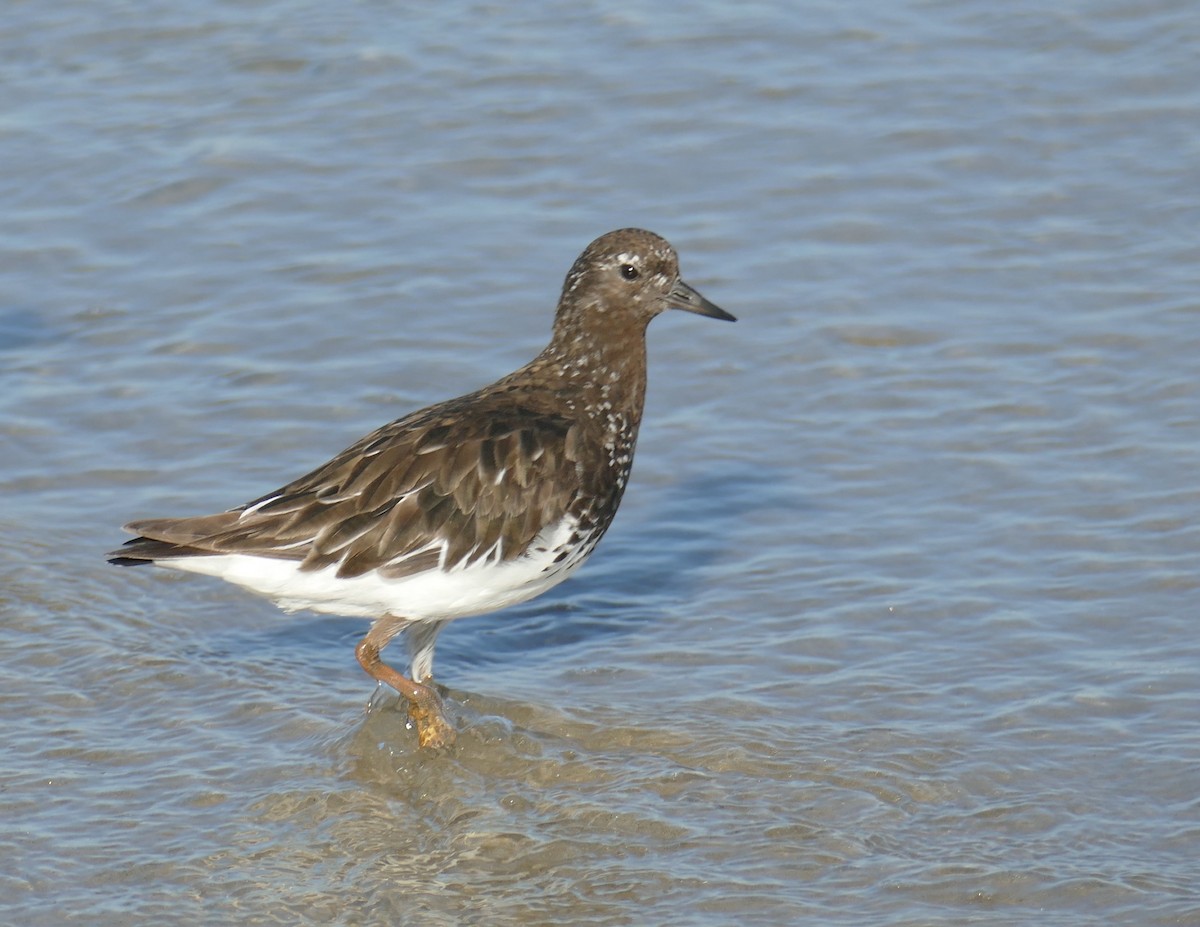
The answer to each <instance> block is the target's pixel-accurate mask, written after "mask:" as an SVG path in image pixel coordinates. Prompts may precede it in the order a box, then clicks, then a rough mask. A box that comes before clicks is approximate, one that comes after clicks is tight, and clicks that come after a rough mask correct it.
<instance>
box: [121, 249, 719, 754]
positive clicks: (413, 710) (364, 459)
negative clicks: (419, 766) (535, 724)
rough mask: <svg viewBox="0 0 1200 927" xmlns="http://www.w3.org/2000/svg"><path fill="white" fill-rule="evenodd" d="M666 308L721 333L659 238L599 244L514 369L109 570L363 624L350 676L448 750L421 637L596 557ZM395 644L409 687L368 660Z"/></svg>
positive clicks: (137, 541)
mask: <svg viewBox="0 0 1200 927" xmlns="http://www.w3.org/2000/svg"><path fill="white" fill-rule="evenodd" d="M665 309H683V310H686V311H688V312H694V313H697V314H698V315H705V316H709V317H710V318H714V319H725V320H727V321H733V320H734V317H733V316H732V315H730V314H729V313H728V312H725V311H724V310H723V309H721V308H719V307H718V306H715V305H714V304H713V303H710V302H709V301H708V300H707V299H705V298H704V297H703V296H701V295H700V294H699V293H697V292H696V291H695V290H694V289H692V288H691V287H690V286H688V285H687V284H686V283H684V282H683V280H681V279H680V277H679V262H678V259H677V257H676V255H675V251H674V249H673V248H672V247H671V246H670V245H669V244H668V243H667V242H666V241H665V240H664V239H662V238H660V237H659V236H658V235H655V234H653V233H652V232H646V231H642V230H641V229H621V230H619V231H615V232H609V233H608V234H607V235H603V236H601V237H600V238H597V239H596V240H595V241H594V242H592V243H591V244H590V245H588V247H587V249H586V250H585V251H584V252H583V254H581V255H580V256H579V258H578V260H576V261H575V264H574V265H573V266H572V267H571V271H570V273H568V274H567V279H566V282H565V283H564V285H563V291H562V297H561V299H560V300H559V304H558V312H557V314H556V315H555V318H554V333H553V335H552V337H551V339H550V344H549V345H547V346H546V349H545V350H544V351H542V353H541V354H539V355H538V356H537V357H535V358H534V359H533V360H532V361H530V362H529V363H528V364H526V365H525V366H524V367H522V368H521V369H520V370H517V371H516V372H514V373H510V374H509V375H508V376H506V377H504V378H503V379H501V380H498V381H497V382H495V383H493V384H492V385H491V386H487V387H484V388H483V389H481V390H478V391H477V392H474V393H470V394H468V395H466V396H462V397H460V398H458V399H450V400H448V401H446V402H440V403H438V404H436V405H433V406H430V407H429V408H427V409H422V410H420V411H419V412H413V413H412V414H411V415H406V416H405V417H404V418H401V419H398V420H397V421H394V422H392V423H391V424H389V425H384V426H383V427H382V428H380V429H378V430H376V431H374V432H372V433H371V434H369V435H367V436H366V437H365V438H363V439H362V440H360V441H358V442H357V443H355V444H353V445H351V446H350V447H348V448H347V449H346V450H344V451H342V453H340V454H338V455H337V456H336V457H334V458H333V459H332V460H331V461H329V462H328V463H326V464H323V465H322V466H320V467H318V468H317V469H316V470H313V471H312V472H311V473H309V474H308V475H306V476H302V477H300V478H299V479H297V480H294V481H292V482H291V483H288V484H287V485H286V486H284V487H283V488H281V489H277V490H275V491H274V492H270V493H267V494H266V495H265V496H260V497H259V498H257V499H255V500H254V501H252V502H247V503H246V504H245V505H240V506H238V507H237V508H235V509H230V510H229V511H228V512H221V513H220V514H217V515H201V516H196V517H190V518H153V519H147V520H144V521H135V522H131V523H130V524H128V525H126V526H125V530H127V531H131V532H133V533H135V534H137V535H139V537H136V538H133V539H132V540H130V541H127V542H126V543H125V545H124V546H123V547H121V548H120V549H119V550H115V551H113V552H112V553H110V554H109V557H110V559H111V562H112V563H116V564H121V565H134V564H142V563H157V564H159V565H160V566H165V567H171V568H173V569H177V570H189V571H192V572H195V573H207V574H210V575H213V576H219V577H221V578H222V579H225V580H228V581H229V582H232V583H236V584H238V585H239V586H244V587H246V588H247V589H249V590H251V591H252V592H257V593H259V594H261V595H264V596H267V597H268V598H270V599H273V600H274V601H275V602H276V603H277V604H278V605H279V606H281V607H282V608H284V609H285V610H289V611H291V610H296V609H312V610H315V611H319V612H327V613H332V614H336V615H347V616H355V617H362V618H370V619H372V624H371V628H370V630H369V631H368V632H367V635H366V637H364V638H363V639H362V641H361V642H360V643H359V644H358V646H357V648H356V650H355V653H356V655H357V657H358V662H359V663H360V664H362V667H363V669H365V670H366V671H367V672H368V673H370V674H371V676H372V677H374V678H375V679H376V680H377V681H378V682H384V683H387V684H388V685H390V686H392V687H393V688H395V689H396V690H397V691H399V692H400V693H401V694H402V695H403V696H404V697H405V698H406V699H407V700H408V703H409V715H410V717H411V718H412V720H413V721H414V723H415V724H416V728H417V733H418V737H419V740H420V744H421V746H433V747H436V746H444V745H448V744H450V743H452V742H453V740H454V736H455V735H454V730H453V728H452V727H451V726H450V724H449V723H448V722H447V721H446V718H445V715H444V713H443V709H442V706H441V702H440V700H439V697H438V695H437V692H436V690H435V689H434V687H433V685H432V681H433V648H434V642H435V640H436V638H437V635H438V632H439V631H440V630H441V628H442V626H443V625H444V624H445V623H446V622H447V621H450V620H452V619H454V618H463V617H466V616H469V615H480V614H483V613H485V612H491V611H495V610H496V609H500V608H504V607H506V606H509V605H515V604H517V603H519V602H525V601H527V600H529V599H532V598H533V597H534V596H536V595H540V594H541V593H543V592H545V591H546V590H547V589H549V588H551V587H552V586H555V585H557V584H558V583H560V582H562V581H563V580H564V579H566V578H567V577H568V576H570V575H571V574H572V573H573V572H574V571H575V570H576V569H578V568H579V566H580V565H581V564H582V563H583V561H584V560H586V559H587V557H588V555H589V554H590V553H591V552H592V550H593V548H595V546H596V543H597V542H598V541H599V540H600V538H601V536H602V535H603V534H604V532H605V530H606V529H607V528H608V526H609V524H610V523H611V522H612V519H613V515H614V514H616V511H617V505H618V503H620V501H621V494H622V493H623V492H624V490H625V483H626V481H627V479H628V478H629V468H630V465H631V464H632V462H633V450H634V444H635V442H636V440H637V433H638V425H639V424H640V423H641V420H642V405H643V400H644V397H645V393H646V326H647V324H648V323H649V322H650V320H651V319H653V318H654V317H655V316H656V315H658V314H659V313H660V312H662V311H663V310H665ZM401 631H407V637H408V649H409V655H410V658H411V677H406V676H404V675H402V674H401V673H399V672H398V671H396V670H395V669H393V668H392V667H390V666H388V665H387V664H386V663H384V662H383V661H382V660H381V659H380V651H381V650H383V648H384V647H385V646H386V645H387V643H388V642H389V641H390V640H391V639H392V638H393V637H395V636H396V635H397V634H399V633H400V632H401Z"/></svg>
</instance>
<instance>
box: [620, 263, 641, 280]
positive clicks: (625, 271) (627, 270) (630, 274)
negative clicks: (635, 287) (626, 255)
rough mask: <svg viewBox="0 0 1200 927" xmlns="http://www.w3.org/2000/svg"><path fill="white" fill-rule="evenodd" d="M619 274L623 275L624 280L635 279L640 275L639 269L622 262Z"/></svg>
mask: <svg viewBox="0 0 1200 927" xmlns="http://www.w3.org/2000/svg"><path fill="white" fill-rule="evenodd" d="M621 276H622V277H624V278H625V279H626V280H636V279H637V278H638V277H640V276H641V271H639V270H638V269H637V268H636V267H634V266H633V265H632V264H622V265H621Z"/></svg>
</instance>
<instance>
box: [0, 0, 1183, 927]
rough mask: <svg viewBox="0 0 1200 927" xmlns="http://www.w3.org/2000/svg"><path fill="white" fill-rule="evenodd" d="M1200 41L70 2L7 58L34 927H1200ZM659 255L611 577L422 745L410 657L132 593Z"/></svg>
mask: <svg viewBox="0 0 1200 927" xmlns="http://www.w3.org/2000/svg"><path fill="white" fill-rule="evenodd" d="M1198 38H1200V18H1198V17H1197V16H1196V15H1195V13H1194V12H1193V11H1192V10H1191V9H1190V7H1188V6H1187V5H1186V4H1173V3H1165V2H1151V3H1148V4H1147V3H1141V4H1132V3H1119V2H1095V3H1084V4H1074V5H1071V6H1070V7H1069V8H1066V9H1063V10H1059V11H1055V12H1046V11H1045V10H1044V9H1043V7H1042V6H1040V5H1034V4H1031V3H1026V2H1019V3H1017V4H1015V5H1013V4H1010V5H1008V6H1006V7H1005V8H1004V10H1003V11H1002V12H1000V11H997V9H996V8H995V7H994V6H989V5H984V4H977V3H965V4H963V3H953V4H951V3H899V4H893V5H891V6H890V7H888V8H887V9H886V10H885V11H883V12H877V13H874V14H872V15H871V16H870V17H868V16H866V15H864V14H862V13H859V12H855V10H853V9H851V8H849V7H845V6H843V5H838V4H813V5H810V6H808V7H806V8H805V9H804V11H803V12H795V13H791V12H785V11H783V10H782V9H777V8H774V7H771V6H765V5H737V6H734V5H724V4H715V3H710V4H703V3H696V4H686V5H683V6H676V7H674V8H673V9H672V11H669V12H668V11H659V12H651V9H650V8H649V7H637V6H634V5H628V4H625V5H617V6H613V5H611V4H609V5H606V6H604V7H590V6H586V5H585V6H582V7H581V6H579V5H578V4H574V5H572V4H561V5H558V6H555V5H554V4H551V5H550V6H549V7H547V6H545V5H543V6H540V7H538V8H537V10H536V12H535V11H533V10H532V9H531V10H530V12H529V13H528V14H524V13H521V12H517V11H511V10H506V9H504V8H502V7H496V6H487V5H475V6H462V5H448V6H443V7H434V8H429V9H422V10H420V11H419V12H405V13H403V15H401V13H400V12H399V11H398V10H393V9H390V8H388V7H386V6H380V5H376V4H355V3H352V4H343V5H338V6H329V5H326V6H315V5H314V6H302V5H297V4H287V3H281V2H265V3H259V4H254V5H233V4H221V3H199V4H189V5H184V6H180V5H173V4H139V5H132V4H130V5H124V4H119V3H112V2H102V3H90V4H83V3H71V2H67V3H64V4H56V5H46V4H17V5H15V6H13V7H12V8H11V9H9V10H8V11H7V12H6V15H5V17H4V19H3V22H0V87H3V88H4V90H3V94H4V99H5V104H6V105H5V106H4V108H3V116H2V117H0V133H3V144H0V165H2V166H3V170H2V171H0V190H2V191H3V201H4V204H5V222H4V223H3V227H2V228H0V297H2V300H0V435H2V438H0V441H2V445H0V446H2V447H3V449H4V451H3V455H2V459H0V492H2V493H3V498H4V500H5V503H4V506H3V510H2V511H0V615H2V616H3V620H2V622H0V705H2V707H3V717H4V719H5V741H6V743H7V747H8V749H7V750H6V751H5V755H4V757H3V759H0V820H2V821H3V822H4V824H3V825H2V826H0V853H2V854H3V856H4V858H5V859H6V860H8V861H9V863H8V865H6V866H5V867H3V869H4V872H3V873H0V915H2V916H0V920H2V921H4V922H11V923H21V924H25V925H42V924H47V925H49V924H56V925H57V924H62V923H71V922H87V923H88V924H90V925H108V924H114V925H115V924H122V925H128V924H151V923H154V924H158V923H163V922H164V921H166V920H170V921H171V922H178V923H239V924H269V923H286V924H310V923H311V924H325V923H338V924H374V923H382V922H390V923H401V924H404V923H417V922H420V923H423V924H455V923H489V924H510V923H511V924H550V923H555V924H557V923H572V924H629V923H640V924H659V923H662V924H668V923H669V924H681V925H705V927H707V925H723V924H729V923H739V924H764V925H767V924H771V925H774V924H783V923H821V924H832V923H844V924H855V925H862V924H887V925H899V924H911V925H918V924H920V925H930V924H963V923H999V924H1012V923H1038V924H1051V925H1059V924H1071V925H1076V924H1078V925H1083V924H1095V923H1131V924H1132V923H1137V924H1194V923H1198V922H1200V893H1198V891H1197V889H1196V887H1195V876H1196V859H1197V857H1198V856H1200V802H1198V800H1197V794H1198V793H1200V774H1198V773H1197V769H1198V764H1200V749H1198V747H1197V744H1198V742H1200V741H1198V738H1197V724H1198V721H1200V698H1198V692H1200V634H1198V633H1197V630H1196V628H1197V625H1196V611H1197V608H1196V601H1197V586H1198V585H1200V579H1198V575H1200V574H1198V567H1200V528H1198V527H1197V525H1198V524H1200V490H1197V481H1196V474H1197V473H1198V472H1200V385H1198V378H1197V375H1196V371H1197V361H1196V358H1197V357H1198V356H1200V304H1198V303H1197V297H1196V293H1197V282H1198V281H1197V277H1198V273H1197V267H1198V266H1200V264H1198V261H1197V258H1198V257H1200V251H1198V249H1197V245H1196V242H1197V237H1196V229H1197V228H1198V227H1200V183H1198V182H1197V181H1198V180H1200V177H1198V176H1197V171H1196V167H1195V165H1196V163H1197V156H1198V155H1200V152H1198V151H1197V147H1196V134H1195V127H1196V125H1197V124H1200V122H1198V120H1200V80H1198V78H1200V64H1198V63H1197V61H1198V60H1200V59H1197V57H1196V55H1195V48H1196V42H1197V39H1198ZM624 225H643V226H646V227H649V228H653V229H655V230H656V231H659V232H661V233H662V234H664V235H666V236H667V237H668V238H670V239H671V240H672V242H674V243H675V245H676V246H677V247H678V248H679V250H680V252H681V257H682V261H683V268H684V272H685V276H686V277H687V279H688V280H689V281H690V282H691V283H693V284H694V285H696V286H697V287H698V288H699V289H701V290H702V291H703V292H704V293H705V295H707V296H708V297H710V298H711V299H713V300H714V301H716V302H718V303H719V304H721V305H723V306H724V307H725V308H727V309H729V310H730V311H732V312H734V313H735V314H737V315H738V316H739V317H740V319H741V320H740V321H739V322H738V324H737V325H735V326H728V325H718V324H715V323H712V322H708V321H706V320H703V319H698V318H694V317H691V316H685V315H683V314H672V316H671V317H667V318H663V319H661V320H659V321H658V322H656V323H655V325H654V327H653V329H652V331H651V339H650V341H651V345H650V347H651V390H650V399H649V404H648V408H647V413H646V419H645V423H644V426H643V431H642V441H641V446H640V448H639V451H638V458H637V463H636V465H635V467H634V475H633V480H632V482H631V486H630V489H629V492H628V493H627V495H626V499H625V502H624V504H623V507H622V511H621V513H620V515H619V517H618V519H617V521H616V523H615V525H614V527H613V529H612V530H611V532H610V533H609V535H608V537H607V538H606V539H605V541H604V543H603V544H602V545H601V546H600V549H599V550H598V552H597V553H596V555H595V556H594V558H593V559H592V561H591V562H590V563H589V564H588V566H587V567H586V568H585V569H584V570H583V571H582V572H581V573H580V574H579V576H578V577H576V578H575V579H573V580H572V581H571V582H569V583H567V584H566V585H564V586H562V587H560V588H559V589H558V590H556V591H555V592H554V593H552V594H550V595H548V596H546V597H544V598H542V599H540V600H538V601H536V602H533V603H530V604H529V605H526V606H522V607H519V608H516V609H512V610H510V611H508V612H506V613H503V614H499V615H495V616H489V617H486V618H479V619H473V620H469V621H464V622H460V623H458V624H457V625H454V626H451V627H450V628H449V629H448V630H447V631H446V632H445V633H444V634H443V636H442V639H441V642H440V646H439V655H438V664H437V665H438V672H439V675H440V678H441V680H442V681H443V682H444V683H445V684H446V685H447V686H448V687H449V695H450V699H451V704H452V707H453V711H454V715H455V718H456V721H457V723H458V725H459V727H460V729H461V731H462V735H461V737H460V741H459V743H458V745H457V746H456V748H455V749H454V750H453V751H452V752H449V753H446V754H440V755H430V754H427V753H421V752H418V751H416V750H415V749H414V738H413V735H412V732H411V731H409V730H408V729H407V728H406V724H405V717H404V713H403V711H401V710H399V708H398V706H397V704H396V701H395V700H394V699H393V698H389V697H386V696H385V695H383V694H381V695H380V697H378V698H376V699H375V700H374V701H372V702H371V705H370V709H369V710H364V709H365V708H366V707H367V705H368V701H369V700H370V699H371V686H370V684H369V681H368V679H367V677H366V676H365V675H363V674H362V672H361V670H359V668H358V667H357V665H356V663H355V661H354V658H353V645H354V643H355V642H356V640H357V639H358V637H359V636H360V635H361V634H362V633H363V631H364V629H365V625H364V623H362V622H357V621H351V620H343V619H336V618H326V617H317V616H313V615H305V614H300V615H295V616H284V615H282V614H281V613H279V612H278V611H277V610H275V609H274V608H273V607H272V606H271V605H270V604H269V603H266V602H263V601H259V600H257V599H254V598H251V597H249V596H247V595H246V594H244V593H243V592H241V591H240V590H238V589H235V588H232V587H227V586H225V585H223V584H221V583H219V582H216V581H212V580H207V579H204V578H199V577H192V576H183V575H174V574H170V573H167V572H166V571H152V570H139V571H130V570H126V571H117V570H114V569H112V568H111V567H109V566H107V565H106V564H105V562H104V560H103V556H102V555H103V553H104V551H106V550H108V549H109V548H111V547H113V546H115V545H116V544H117V543H119V542H120V540H121V539H122V535H121V533H120V532H119V530H118V526H119V525H120V524H121V523H122V522H123V521H126V520H128V519H130V518H134V517H144V516H151V515H167V514H188V513H200V512H205V511H213V510H218V509H222V508H226V507H228V506H230V505H233V504H236V503H239V502H242V501H244V500H246V499H248V498H252V497H253V496H255V495H257V494H259V493H261V492H264V491H266V490H268V489H270V488H272V487H274V486H277V485H279V484H280V483H282V482H283V481H285V480H286V479H289V478H291V477H293V476H295V475H298V474H299V473H301V472H303V471H304V470H305V469H307V468H309V467H311V466H312V465H314V464H316V463H319V462H320V461H321V460H323V459H325V458H326V457H327V456H329V455H330V454H332V453H334V452H336V451H338V450H340V449H341V448H342V447H344V446H345V445H346V444H348V443H349V442H350V441H351V440H353V439H355V438H356V437H358V436H359V435H360V434H362V433H365V432H366V431H367V430H369V429H370V428H373V427H374V426H376V425H378V424H380V423H382V422H384V421H387V420H389V419H391V418H395V417H397V416H398V415H400V414H402V413H403V412H406V411H408V410H410V409H412V408H416V407H418V406H420V405H422V404H425V403H427V402H431V401H433V400H436V399H439V398H443V397H446V396H449V395H454V394H457V393H461V392H465V391H467V390H469V389H473V388H475V387H477V386H479V385H482V384H484V383H486V382H489V381H490V380H492V379H493V378H495V377H496V376H498V375H500V374H502V373H505V372H507V371H508V370H510V369H512V368H513V367H515V366H517V365H518V364H520V363H522V362H523V361H524V360H526V359H527V358H528V357H529V356H531V355H532V354H533V353H535V352H536V351H537V350H538V349H539V348H540V347H541V345H542V343H544V340H545V338H546V336H547V333H548V329H549V321H550V316H551V312H552V310H553V305H554V301H555V299H556V297H557V291H558V287H559V284H560V282H561V279H562V276H563V275H564V274H565V272H566V270H567V268H568V267H569V265H570V263H571V261H572V260H573V259H574V257H575V255H576V254H577V253H578V251H579V250H580V249H581V248H582V247H583V246H584V245H585V244H586V243H587V242H588V241H589V240H590V239H591V238H593V237H595V236H596V235H598V234H600V233H601V232H604V231H606V230H608V229H610V228H614V227H620V226H624Z"/></svg>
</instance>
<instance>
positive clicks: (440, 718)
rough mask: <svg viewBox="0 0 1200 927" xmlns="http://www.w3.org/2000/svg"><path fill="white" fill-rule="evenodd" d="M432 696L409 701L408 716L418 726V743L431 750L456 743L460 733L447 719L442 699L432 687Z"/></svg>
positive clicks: (430, 691)
mask: <svg viewBox="0 0 1200 927" xmlns="http://www.w3.org/2000/svg"><path fill="white" fill-rule="evenodd" d="M429 694H430V696H432V697H431V698H427V699H420V700H413V701H410V702H409V703H408V717H409V720H411V721H412V723H413V724H414V725H416V728H417V743H419V744H420V745H421V746H422V747H428V748H429V749H431V750H440V749H442V748H444V747H449V746H450V745H451V744H453V743H454V741H455V739H456V738H457V737H458V734H457V733H456V732H455V730H454V728H453V727H452V726H451V725H450V722H449V721H447V720H446V713H445V711H444V710H443V709H442V705H441V700H440V699H439V698H438V697H437V693H435V692H434V691H433V690H432V689H430V690H429Z"/></svg>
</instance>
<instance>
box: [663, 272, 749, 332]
mask: <svg viewBox="0 0 1200 927" xmlns="http://www.w3.org/2000/svg"><path fill="white" fill-rule="evenodd" d="M666 304H667V308H668V309H682V310H684V312H694V313H696V315H706V316H708V317H709V318H710V319H722V320H723V321H726V322H736V321H737V318H736V317H735V316H732V315H730V314H729V313H728V312H726V311H725V310H724V309H722V308H721V307H720V306H718V305H717V304H716V303H710V302H709V301H708V300H707V299H705V298H704V297H703V296H701V295H700V294H699V293H697V292H696V291H695V290H693V289H692V288H691V287H690V286H688V285H687V284H686V283H684V282H683V281H682V280H676V281H675V286H673V287H671V292H670V293H668V294H667V298H666Z"/></svg>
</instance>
